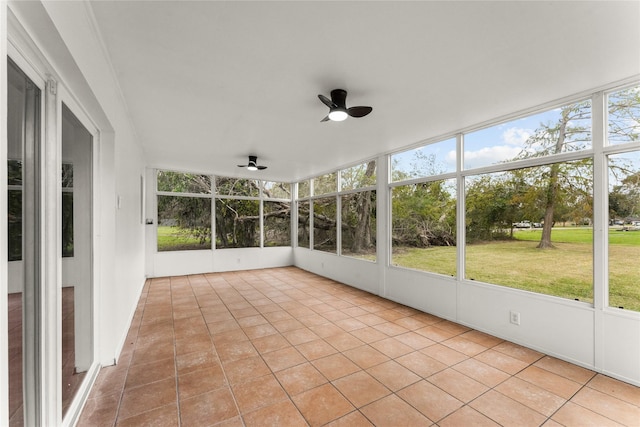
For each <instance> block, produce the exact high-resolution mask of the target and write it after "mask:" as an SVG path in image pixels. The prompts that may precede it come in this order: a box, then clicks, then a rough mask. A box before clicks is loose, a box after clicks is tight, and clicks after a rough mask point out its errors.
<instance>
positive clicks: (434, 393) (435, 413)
mask: <svg viewBox="0 0 640 427" xmlns="http://www.w3.org/2000/svg"><path fill="white" fill-rule="evenodd" d="M397 395H398V396H400V397H401V398H402V399H403V400H405V401H406V402H407V403H409V404H410V405H411V406H413V407H414V408H416V409H417V410H418V411H420V412H421V413H422V414H423V415H424V416H426V417H427V418H429V419H430V420H433V421H435V422H437V421H439V420H441V419H442V418H444V417H446V416H447V415H449V414H451V413H452V412H454V411H456V410H457V409H459V408H461V407H462V406H463V403H462V402H461V401H459V400H458V399H456V398H455V397H453V396H451V395H450V394H449V393H447V392H445V391H443V390H441V389H439V388H438V387H436V386H434V385H433V384H431V383H429V382H427V381H424V380H422V381H418V382H417V383H415V384H412V385H410V386H409V387H406V388H404V389H402V390H400V391H399V392H397Z"/></svg>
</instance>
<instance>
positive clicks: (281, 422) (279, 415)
mask: <svg viewBox="0 0 640 427" xmlns="http://www.w3.org/2000/svg"><path fill="white" fill-rule="evenodd" d="M242 418H243V419H244V422H245V425H246V427H254V426H255V427H264V426H287V427H298V426H300V427H305V426H307V425H308V424H307V422H306V421H305V419H304V417H303V416H302V414H300V411H298V408H296V406H295V405H294V404H293V403H292V402H291V401H290V400H284V401H281V402H278V403H274V404H273V405H269V406H265V407H263V408H260V409H257V410H255V411H253V412H249V413H247V414H244V415H243V416H242Z"/></svg>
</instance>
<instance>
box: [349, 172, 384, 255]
mask: <svg viewBox="0 0 640 427" xmlns="http://www.w3.org/2000/svg"><path fill="white" fill-rule="evenodd" d="M375 172H376V162H375V160H372V161H370V162H368V163H367V166H366V169H365V170H364V173H363V174H361V176H359V177H358V179H357V182H356V185H357V186H359V187H361V186H367V185H371V184H373V183H375ZM375 201H376V199H375V191H371V190H368V191H360V192H357V193H353V195H352V197H343V210H344V208H345V204H346V206H347V207H348V208H349V211H350V212H353V213H354V214H355V215H354V218H353V219H354V222H355V224H349V225H350V228H351V230H352V233H351V238H352V239H351V248H350V249H351V252H353V253H360V252H363V251H365V250H368V249H369V248H371V246H372V239H371V235H372V233H371V230H372V227H371V226H372V221H371V219H372V211H373V209H372V207H375ZM349 202H351V203H349ZM372 204H373V206H372ZM343 218H344V216H343ZM343 236H344V233H343ZM343 238H344V237H343ZM373 244H375V242H374V243H373Z"/></svg>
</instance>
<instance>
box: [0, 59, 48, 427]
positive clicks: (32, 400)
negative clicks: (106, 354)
mask: <svg viewBox="0 0 640 427" xmlns="http://www.w3.org/2000/svg"><path fill="white" fill-rule="evenodd" d="M3 60H6V61H7V75H6V76H2V78H6V79H7V128H6V129H3V131H6V135H7V152H6V158H7V159H8V162H7V181H6V182H7V184H8V186H7V217H8V224H7V225H5V227H7V228H5V230H7V241H8V248H7V249H8V259H7V260H3V262H5V264H4V271H6V272H7V293H8V295H7V303H8V304H7V309H8V318H7V325H8V331H7V333H8V346H7V347H6V348H4V349H3V350H2V351H6V352H7V353H8V354H5V356H6V357H7V360H8V363H9V365H8V372H5V373H4V374H3V376H4V375H6V376H5V378H6V377H7V376H8V385H9V389H8V407H7V409H8V411H9V413H8V417H9V425H10V426H22V425H30V424H34V423H35V422H36V418H35V414H36V412H37V410H38V404H39V400H38V399H37V398H38V396H39V394H38V392H39V389H38V381H37V378H36V375H35V372H37V369H38V366H39V364H40V362H41V360H40V356H39V354H40V348H39V347H38V346H37V344H36V341H37V340H36V339H28V337H39V334H40V322H39V319H40V317H39V313H38V311H37V307H38V304H39V297H38V296H39V293H40V287H39V281H38V275H39V273H40V261H41V258H40V253H39V251H38V248H37V247H36V244H35V242H37V240H38V239H39V238H40V234H39V232H38V230H39V229H38V228H36V224H38V221H39V220H40V210H39V209H37V203H38V198H37V195H38V193H39V189H40V182H39V181H38V180H37V176H38V175H37V174H38V171H39V167H38V166H39V165H38V162H37V157H36V155H35V153H37V152H38V149H39V147H40V102H41V94H40V89H38V87H36V85H35V84H34V83H33V82H32V81H31V80H30V79H29V78H28V77H27V76H26V75H25V74H24V73H23V72H22V71H21V70H20V69H19V68H18V67H17V66H16V64H15V63H13V61H11V60H10V59H6V58H5V59H3Z"/></svg>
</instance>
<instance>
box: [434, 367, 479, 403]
mask: <svg viewBox="0 0 640 427" xmlns="http://www.w3.org/2000/svg"><path fill="white" fill-rule="evenodd" d="M427 380H428V381H429V382H430V383H432V384H434V385H436V386H437V387H439V388H440V389H442V390H444V391H446V392H447V393H449V394H450V395H452V396H453V397H455V398H456V399H458V400H461V401H462V402H464V403H468V402H470V401H472V400H473V399H475V398H476V397H478V396H480V395H481V394H482V393H485V392H486V391H487V390H489V387H487V386H485V385H484V384H482V383H479V382H478V381H476V380H474V379H473V378H470V377H468V376H466V375H464V374H462V373H460V372H458V371H456V370H455V369H450V368H449V369H445V370H444V371H440V372H438V373H436V374H435V375H432V376H430V377H429V378H428V379H427Z"/></svg>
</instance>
